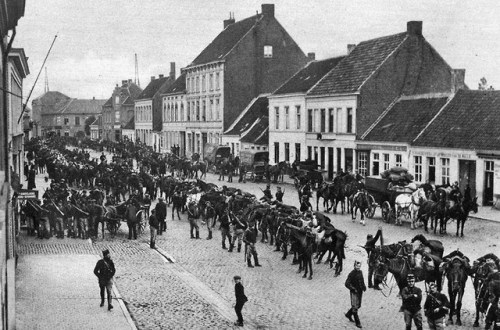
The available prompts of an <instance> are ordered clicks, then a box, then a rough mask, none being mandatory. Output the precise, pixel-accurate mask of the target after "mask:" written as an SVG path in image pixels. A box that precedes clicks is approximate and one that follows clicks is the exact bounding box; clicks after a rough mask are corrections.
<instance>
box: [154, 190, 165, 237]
mask: <svg viewBox="0 0 500 330" xmlns="http://www.w3.org/2000/svg"><path fill="white" fill-rule="evenodd" d="M155 210H156V217H157V218H158V222H159V223H160V226H159V228H158V235H161V234H162V232H164V231H166V230H167V221H166V219H167V204H166V203H165V202H164V201H163V198H161V197H160V198H158V204H156V206H155Z"/></svg>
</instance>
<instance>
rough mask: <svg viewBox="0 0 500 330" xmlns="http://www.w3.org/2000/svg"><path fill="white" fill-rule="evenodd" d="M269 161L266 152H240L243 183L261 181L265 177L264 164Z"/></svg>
mask: <svg viewBox="0 0 500 330" xmlns="http://www.w3.org/2000/svg"><path fill="white" fill-rule="evenodd" d="M268 161H269V152H268V151H254V150H242V151H240V171H241V169H243V170H244V173H242V178H243V182H246V181H247V180H250V181H252V182H256V181H262V179H264V177H265V176H266V163H267V162H268Z"/></svg>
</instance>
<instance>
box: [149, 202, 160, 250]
mask: <svg viewBox="0 0 500 330" xmlns="http://www.w3.org/2000/svg"><path fill="white" fill-rule="evenodd" d="M159 227H160V223H159V222H158V218H157V217H156V210H155V209H153V210H152V211H151V216H150V217H149V229H150V230H151V240H150V242H149V247H150V248H152V249H154V248H155V243H156V233H157V232H158V228H159Z"/></svg>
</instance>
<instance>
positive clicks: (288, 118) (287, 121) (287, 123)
mask: <svg viewBox="0 0 500 330" xmlns="http://www.w3.org/2000/svg"><path fill="white" fill-rule="evenodd" d="M288 110H289V107H285V129H290V116H289V113H288V112H289V111H288Z"/></svg>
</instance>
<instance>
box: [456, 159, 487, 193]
mask: <svg viewBox="0 0 500 330" xmlns="http://www.w3.org/2000/svg"><path fill="white" fill-rule="evenodd" d="M467 185H469V187H470V190H471V191H470V192H471V196H472V197H474V196H476V191H477V190H476V162H475V161H473V160H464V159H460V160H459V161H458V186H459V188H460V191H461V192H462V193H463V192H464V191H465V188H466V187H467ZM492 201H493V200H492Z"/></svg>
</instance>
